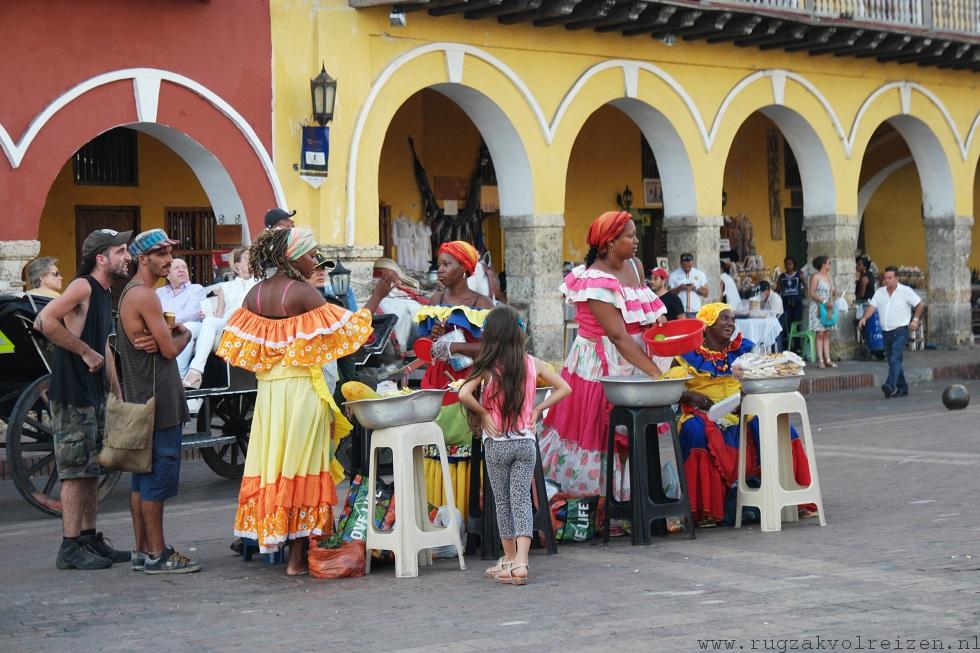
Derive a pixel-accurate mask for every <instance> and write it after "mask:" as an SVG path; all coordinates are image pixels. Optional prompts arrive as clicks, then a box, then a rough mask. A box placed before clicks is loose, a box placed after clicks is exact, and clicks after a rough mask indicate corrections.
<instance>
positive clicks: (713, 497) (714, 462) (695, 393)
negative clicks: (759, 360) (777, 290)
mask: <svg viewBox="0 0 980 653" xmlns="http://www.w3.org/2000/svg"><path fill="white" fill-rule="evenodd" d="M697 317H698V319H699V320H701V321H702V322H704V323H705V325H706V326H705V332H704V344H702V345H701V346H700V347H698V348H697V349H696V350H694V351H692V352H690V353H687V354H683V355H681V356H678V357H677V359H676V360H677V365H679V366H680V367H681V368H683V369H684V371H686V372H687V373H688V374H689V375H690V376H691V379H690V380H689V381H688V382H687V390H686V391H685V392H684V394H683V395H682V396H681V410H682V413H683V414H682V415H681V418H680V420H679V421H678V429H679V433H680V441H681V453H682V455H683V457H684V474H685V476H687V487H688V494H689V495H690V499H691V511H692V512H693V513H694V518H695V519H696V520H697V521H698V524H699V525H700V526H702V527H704V526H714V525H716V524H721V523H723V524H728V525H731V524H732V523H734V507H735V501H734V499H735V493H736V490H737V487H736V486H737V483H738V443H739V424H740V420H741V415H739V414H738V413H729V414H728V415H725V416H724V417H722V418H720V419H719V420H718V421H717V422H713V421H711V420H710V419H708V410H710V409H711V407H712V406H713V405H714V404H716V403H718V402H720V401H722V400H723V399H725V398H727V397H728V396H730V395H732V394H736V393H739V392H741V389H742V384H741V383H740V382H739V380H738V379H736V378H735V377H734V376H733V375H732V363H734V362H735V360H736V359H737V358H738V357H739V356H741V355H742V354H747V353H749V352H751V351H752V348H753V347H754V346H755V343H753V342H752V341H750V340H746V339H744V338H742V335H741V334H738V335H734V334H735V316H734V314H733V313H732V311H731V309H730V308H729V307H728V305H727V304H720V303H715V304H707V305H705V306H702V307H701V310H700V311H698V315H697ZM733 335H734V337H733ZM758 422H759V420H758V418H756V417H752V418H751V420H750V421H749V433H750V434H751V436H752V437H751V438H749V442H748V445H747V446H748V448H747V450H746V477H747V478H749V477H756V478H758V476H759V428H758ZM790 437H791V441H792V451H793V476H794V478H795V480H796V482H797V483H799V484H800V485H801V486H803V487H806V486H808V485H810V466H809V463H808V462H807V457H806V451H805V450H804V448H803V443H802V442H801V441H800V439H799V436H798V435H797V433H796V430H795V429H791V436H790ZM726 503H727V504H728V506H729V511H728V512H729V514H728V515H727V517H726V512H725V507H726ZM815 509H816V507H815V506H813V505H812V504H807V505H805V506H801V512H802V513H803V514H809V513H810V512H811V511H812V510H815Z"/></svg>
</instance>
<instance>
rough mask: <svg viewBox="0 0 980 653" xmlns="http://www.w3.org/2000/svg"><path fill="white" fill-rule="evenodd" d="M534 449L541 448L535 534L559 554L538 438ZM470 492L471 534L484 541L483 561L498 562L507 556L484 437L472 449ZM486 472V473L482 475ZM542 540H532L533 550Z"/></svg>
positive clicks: (536, 467)
mask: <svg viewBox="0 0 980 653" xmlns="http://www.w3.org/2000/svg"><path fill="white" fill-rule="evenodd" d="M534 447H535V449H537V454H538V456H537V460H536V461H535V463H534V493H535V494H537V496H538V505H537V506H535V507H534V520H533V522H532V524H533V528H534V532H535V533H540V534H541V535H542V536H544V542H545V544H544V547H543V548H545V549H547V550H548V555H552V554H554V553H558V543H557V542H556V541H555V529H554V526H553V525H552V524H551V510H550V509H549V508H548V488H547V487H546V486H545V483H544V467H543V466H542V465H541V448H540V447H539V446H538V441H537V439H535V441H534ZM470 451H471V455H470V488H469V489H470V491H469V517H468V518H467V520H466V531H467V535H474V536H476V537H478V538H479V539H480V558H481V559H483V560H496V559H497V558H499V557H500V556H501V554H502V553H503V551H502V546H501V544H500V531H499V530H497V506H496V505H495V503H494V500H493V488H492V487H491V486H490V477H489V475H487V461H486V459H485V458H484V457H483V441H482V439H481V438H473V445H472V446H471V447H470ZM481 472H482V473H481ZM481 478H482V479H483V483H482V485H483V508H482V509H481V508H480V485H481V483H480V479H481ZM537 542H538V538H536V537H532V538H531V547H532V548H534V547H535V545H536V544H537ZM467 544H468V546H467V549H468V550H472V548H473V546H469V545H470V543H467Z"/></svg>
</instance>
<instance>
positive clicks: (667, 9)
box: [595, 5, 677, 32]
mask: <svg viewBox="0 0 980 653" xmlns="http://www.w3.org/2000/svg"><path fill="white" fill-rule="evenodd" d="M676 12H677V7H675V6H673V5H663V6H661V7H656V8H653V9H651V10H650V11H647V12H645V13H644V18H643V21H642V22H639V23H636V24H633V23H629V22H622V23H618V24H610V25H602V26H600V27H596V30H595V31H597V32H619V31H621V30H623V29H624V28H627V27H636V28H640V27H659V26H660V25H666V24H667V22H668V21H669V20H670V18H671V16H673V15H674V14H675V13H676Z"/></svg>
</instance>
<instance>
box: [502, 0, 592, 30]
mask: <svg viewBox="0 0 980 653" xmlns="http://www.w3.org/2000/svg"><path fill="white" fill-rule="evenodd" d="M580 2H582V0H547V4H546V5H545V6H544V7H542V8H540V9H530V10H528V11H519V12H516V13H511V14H506V15H503V16H500V17H498V18H497V20H498V21H500V22H501V23H503V24H504V25H513V24H514V23H522V22H524V21H526V20H533V21H534V24H535V25H537V24H538V21H539V20H545V19H548V18H554V17H557V16H571V15H572V12H574V11H575V7H577V6H578V5H579V3H580Z"/></svg>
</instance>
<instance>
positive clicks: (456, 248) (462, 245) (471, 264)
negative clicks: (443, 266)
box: [436, 240, 480, 276]
mask: <svg viewBox="0 0 980 653" xmlns="http://www.w3.org/2000/svg"><path fill="white" fill-rule="evenodd" d="M439 254H449V255H450V256H452V257H453V258H454V259H456V260H457V261H459V264H460V265H462V266H463V269H464V270H466V274H467V276H468V275H471V274H473V271H474V270H476V262H477V261H479V260H480V254H479V252H477V251H476V248H475V247H473V246H472V245H470V244H469V243H468V242H466V241H465V240H453V241H451V242H448V243H443V244H442V245H440V246H439V251H438V252H437V253H436V256H438V255H439Z"/></svg>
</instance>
